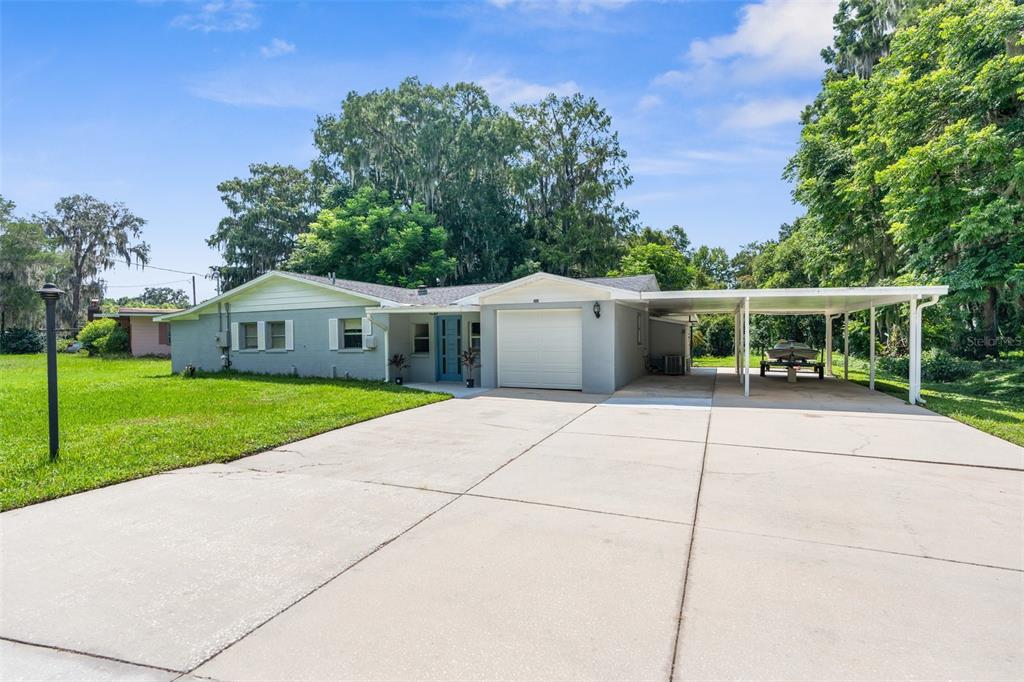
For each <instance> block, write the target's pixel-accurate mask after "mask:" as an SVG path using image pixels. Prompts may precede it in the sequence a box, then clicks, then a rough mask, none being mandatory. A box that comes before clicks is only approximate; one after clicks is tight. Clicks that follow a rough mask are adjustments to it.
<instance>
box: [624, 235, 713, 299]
mask: <svg viewBox="0 0 1024 682" xmlns="http://www.w3.org/2000/svg"><path fill="white" fill-rule="evenodd" d="M647 274H654V275H656V276H657V278H658V284H659V285H660V286H661V288H662V289H664V290H671V289H689V288H690V287H691V286H692V285H693V280H694V276H695V274H696V273H695V271H694V268H693V266H692V265H691V264H690V261H688V260H687V258H686V256H685V255H684V254H683V253H682V251H680V250H679V249H677V248H676V247H675V245H673V244H659V243H652V242H634V243H633V244H632V245H631V246H630V247H629V250H628V251H627V252H626V255H624V256H623V257H622V262H621V263H619V266H618V267H617V268H615V269H613V270H609V271H608V276H609V277H624V276H628V275H647Z"/></svg>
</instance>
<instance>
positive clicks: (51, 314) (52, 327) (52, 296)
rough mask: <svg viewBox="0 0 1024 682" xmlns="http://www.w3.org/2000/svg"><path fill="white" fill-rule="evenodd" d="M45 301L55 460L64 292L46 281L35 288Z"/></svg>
mask: <svg viewBox="0 0 1024 682" xmlns="http://www.w3.org/2000/svg"><path fill="white" fill-rule="evenodd" d="M36 293H37V294H39V295H40V296H41V297H42V299H43V301H44V302H45V303H46V382H47V395H48V396H49V399H50V461H51V462H56V461H57V451H58V450H59V449H60V435H59V434H58V431H57V299H58V298H60V296H61V294H63V293H64V292H63V291H61V290H60V289H58V288H57V286H56V285H54V284H51V283H50V282H47V283H46V284H44V285H43V287H42V289H36Z"/></svg>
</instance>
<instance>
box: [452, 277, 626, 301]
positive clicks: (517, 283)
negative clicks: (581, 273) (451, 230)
mask: <svg viewBox="0 0 1024 682" xmlns="http://www.w3.org/2000/svg"><path fill="white" fill-rule="evenodd" d="M541 280H549V281H555V282H566V283H569V284H575V285H578V286H584V287H590V288H592V289H594V290H596V291H602V292H605V293H608V294H610V295H611V298H613V299H619V298H623V299H638V298H640V295H639V292H637V291H630V290H629V289H620V288H618V287H612V286H608V285H606V284H597V283H595V282H587V281H584V280H582V279H573V278H572V277H563V276H562V275H552V274H551V273H550V272H535V273H533V274H532V275H527V276H526V277H520V278H519V279H514V280H512V281H511V282H505V283H504V284H501V285H498V286H496V287H494V288H492V289H487V290H485V291H481V292H479V293H476V294H473V295H471V296H466V297H465V298H460V299H458V300H457V301H455V305H460V304H469V305H480V297H481V296H483V297H488V296H490V295H492V294H497V293H501V292H503V291H509V290H511V289H517V288H519V287H521V286H523V285H525V284H530V283H531V282H537V281H541Z"/></svg>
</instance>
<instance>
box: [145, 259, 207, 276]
mask: <svg viewBox="0 0 1024 682" xmlns="http://www.w3.org/2000/svg"><path fill="white" fill-rule="evenodd" d="M128 267H129V268H131V267H136V268H138V269H139V270H145V269H146V268H149V269H150V270H163V271H164V272H176V273H178V274H179V275H195V276H196V277H206V278H207V279H209V278H211V277H212V275H210V274H209V273H206V274H203V273H201V272H189V271H188V270H175V269H173V268H161V267H159V266H156V265H150V264H148V263H147V264H146V265H142V264H141V263H132V264H131V265H129V266H128Z"/></svg>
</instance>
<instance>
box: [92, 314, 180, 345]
mask: <svg viewBox="0 0 1024 682" xmlns="http://www.w3.org/2000/svg"><path fill="white" fill-rule="evenodd" d="M176 312H179V309H176V308H175V309H169V308H131V307H123V306H122V307H120V308H118V309H117V312H116V313H91V314H90V316H89V319H90V320H92V319H93V318H97V317H99V318H102V317H108V318H111V319H114V320H117V323H118V324H119V325H121V326H122V327H124V329H125V331H127V332H128V340H129V348H130V350H131V353H132V355H135V356H141V355H157V356H161V357H167V356H169V355H171V325H170V323H168V322H155V321H154V320H155V318H157V317H160V316H163V315H167V314H169V313H176Z"/></svg>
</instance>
